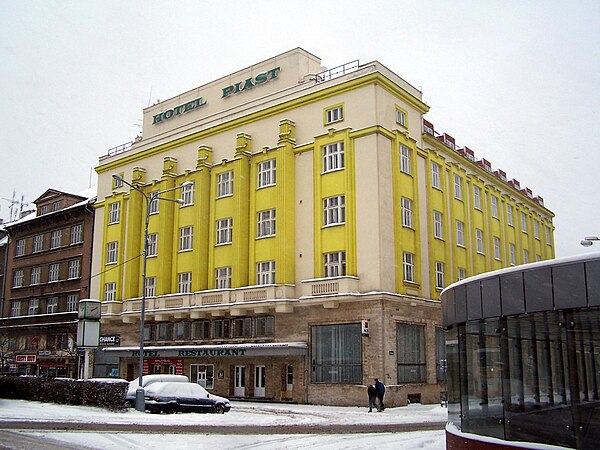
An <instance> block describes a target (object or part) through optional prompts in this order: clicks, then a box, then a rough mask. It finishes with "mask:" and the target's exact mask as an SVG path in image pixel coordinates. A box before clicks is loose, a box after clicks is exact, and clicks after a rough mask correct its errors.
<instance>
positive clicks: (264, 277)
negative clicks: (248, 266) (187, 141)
mask: <svg viewBox="0 0 600 450" xmlns="http://www.w3.org/2000/svg"><path fill="white" fill-rule="evenodd" d="M256 284H257V285H264V284H275V261H261V262H258V263H256Z"/></svg>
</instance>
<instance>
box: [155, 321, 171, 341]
mask: <svg viewBox="0 0 600 450" xmlns="http://www.w3.org/2000/svg"><path fill="white" fill-rule="evenodd" d="M156 334H157V336H156V339H157V340H159V341H168V340H171V339H173V324H172V323H171V322H161V323H158V324H156Z"/></svg>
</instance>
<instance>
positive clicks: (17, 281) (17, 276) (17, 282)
mask: <svg viewBox="0 0 600 450" xmlns="http://www.w3.org/2000/svg"><path fill="white" fill-rule="evenodd" d="M21 286H23V271H22V270H20V269H19V270H15V271H14V273H13V287H21Z"/></svg>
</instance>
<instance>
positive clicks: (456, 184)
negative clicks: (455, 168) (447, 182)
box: [454, 174, 462, 200]
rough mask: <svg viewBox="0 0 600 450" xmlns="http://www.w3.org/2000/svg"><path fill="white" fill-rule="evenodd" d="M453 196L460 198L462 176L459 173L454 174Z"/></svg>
mask: <svg viewBox="0 0 600 450" xmlns="http://www.w3.org/2000/svg"><path fill="white" fill-rule="evenodd" d="M454 198H456V199H458V200H461V199H462V178H461V177H460V175H456V174H455V175H454Z"/></svg>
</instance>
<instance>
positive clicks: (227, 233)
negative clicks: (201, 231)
mask: <svg viewBox="0 0 600 450" xmlns="http://www.w3.org/2000/svg"><path fill="white" fill-rule="evenodd" d="M232 236H233V219H231V218H228V219H220V220H217V245H220V244H231V239H232Z"/></svg>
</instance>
